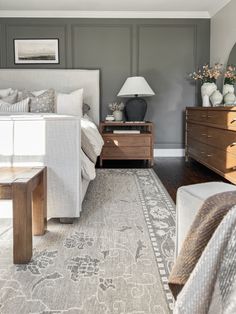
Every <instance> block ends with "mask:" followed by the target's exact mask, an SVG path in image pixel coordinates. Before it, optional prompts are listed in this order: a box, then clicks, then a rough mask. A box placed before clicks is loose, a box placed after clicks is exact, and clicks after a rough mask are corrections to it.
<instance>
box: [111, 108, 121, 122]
mask: <svg viewBox="0 0 236 314" xmlns="http://www.w3.org/2000/svg"><path fill="white" fill-rule="evenodd" d="M113 117H114V118H115V121H122V119H123V112H122V111H121V110H115V111H113Z"/></svg>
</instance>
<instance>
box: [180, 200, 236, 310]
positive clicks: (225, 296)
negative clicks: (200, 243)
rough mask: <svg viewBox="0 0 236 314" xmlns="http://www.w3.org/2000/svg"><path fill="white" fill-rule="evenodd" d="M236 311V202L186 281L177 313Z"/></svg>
mask: <svg viewBox="0 0 236 314" xmlns="http://www.w3.org/2000/svg"><path fill="white" fill-rule="evenodd" d="M189 313H191V314H216V313H217V314H235V313H236V206H233V207H232V208H231V209H230V210H229V211H228V213H227V214H226V215H225V217H224V218H223V220H222V222H221V223H220V224H219V226H218V228H217V229H216V231H215V233H214V234H213V236H212V238H211V239H210V241H209V242H208V244H207V246H206V248H205V250H204V252H203V253H202V255H201V257H200V259H199V261H198V263H197V265H196V267H195V268H194V270H193V272H192V273H191V275H190V277H189V279H188V281H187V283H186V285H185V286H184V287H183V289H182V291H181V292H180V294H179V295H178V297H177V301H176V303H175V308H174V314H189Z"/></svg>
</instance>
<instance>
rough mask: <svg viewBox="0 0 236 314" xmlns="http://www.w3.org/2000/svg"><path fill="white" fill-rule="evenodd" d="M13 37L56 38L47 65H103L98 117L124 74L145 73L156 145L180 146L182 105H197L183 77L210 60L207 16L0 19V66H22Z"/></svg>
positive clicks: (192, 89)
mask: <svg viewBox="0 0 236 314" xmlns="http://www.w3.org/2000/svg"><path fill="white" fill-rule="evenodd" d="M16 38H59V40H60V64H59V65H51V66H47V68H50V67H52V68H89V69H90V68H91V69H93V68H99V69H101V118H102V119H103V118H104V117H105V115H106V114H107V113H108V110H107V104H108V103H109V102H112V101H116V100H117V98H116V95H117V93H118V91H119V89H120V88H121V85H122V84H123V82H124V81H125V79H126V78H127V77H128V76H131V75H143V76H144V77H145V78H146V79H147V81H148V82H149V83H150V85H151V87H152V88H153V89H154V91H155V92H156V95H155V96H154V97H152V98H149V99H147V100H148V112H147V119H149V120H151V121H153V122H154V123H155V133H156V139H155V143H156V147H158V148H182V147H183V143H184V109H185V107H186V105H189V106H193V105H197V104H198V97H199V90H198V88H196V87H195V86H194V85H193V84H190V82H189V81H187V79H186V77H187V73H189V72H190V71H192V70H193V68H195V66H196V65H198V64H202V63H205V62H208V61H209V57H210V56H209V54H210V21H209V20H207V19H205V20H203V19H202V20H201V19H198V20H197V19H196V20H193V19H189V20H188V19H184V20H182V19H16V18H14V19H10V18H7V19H0V43H1V44H0V66H1V67H6V68H16V67H18V68H20V67H23V66H19V65H14V54H13V39H16ZM24 67H25V68H27V67H29V68H30V67H36V66H24ZM37 67H38V68H42V67H45V66H42V65H38V66H37Z"/></svg>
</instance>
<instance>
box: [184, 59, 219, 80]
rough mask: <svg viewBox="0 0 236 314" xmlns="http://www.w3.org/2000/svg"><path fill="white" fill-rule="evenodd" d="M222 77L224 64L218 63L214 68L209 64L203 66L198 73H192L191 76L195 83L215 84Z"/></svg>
mask: <svg viewBox="0 0 236 314" xmlns="http://www.w3.org/2000/svg"><path fill="white" fill-rule="evenodd" d="M221 75H222V64H219V63H216V64H215V65H214V66H213V67H210V66H209V64H205V65H203V66H202V67H201V68H200V69H198V70H197V71H195V72H193V73H190V74H189V76H190V78H192V79H193V80H195V81H201V83H202V84H204V83H215V82H216V80H217V79H218V78H219V77H220V76H221Z"/></svg>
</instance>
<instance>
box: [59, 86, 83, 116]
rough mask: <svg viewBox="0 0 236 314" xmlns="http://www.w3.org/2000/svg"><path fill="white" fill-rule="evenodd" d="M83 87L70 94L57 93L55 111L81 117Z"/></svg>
mask: <svg viewBox="0 0 236 314" xmlns="http://www.w3.org/2000/svg"><path fill="white" fill-rule="evenodd" d="M82 107H83V89H77V90H75V91H74V92H72V93H70V94H62V93H58V94H57V110H56V111H57V113H59V114H69V115H73V116H79V117H82V113H83V112H82Z"/></svg>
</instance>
